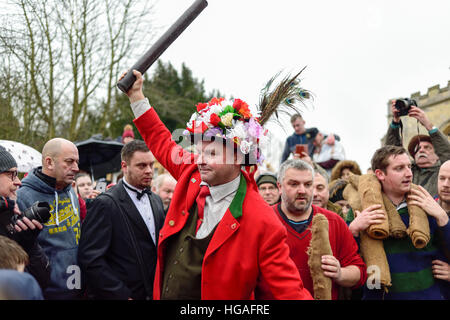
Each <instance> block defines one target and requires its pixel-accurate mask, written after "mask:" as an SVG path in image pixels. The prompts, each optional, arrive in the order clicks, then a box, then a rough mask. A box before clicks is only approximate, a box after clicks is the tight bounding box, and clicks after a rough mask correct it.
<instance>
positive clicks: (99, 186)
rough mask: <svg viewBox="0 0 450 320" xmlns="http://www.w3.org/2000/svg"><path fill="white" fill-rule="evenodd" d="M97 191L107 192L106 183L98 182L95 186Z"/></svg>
mask: <svg viewBox="0 0 450 320" xmlns="http://www.w3.org/2000/svg"><path fill="white" fill-rule="evenodd" d="M95 190H98V191H100V192H105V191H106V181H98V182H97V184H96V185H95Z"/></svg>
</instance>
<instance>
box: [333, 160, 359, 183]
mask: <svg viewBox="0 0 450 320" xmlns="http://www.w3.org/2000/svg"><path fill="white" fill-rule="evenodd" d="M345 168H348V169H349V170H350V171H351V172H352V173H354V174H356V175H358V176H360V175H361V169H360V168H359V165H358V163H356V161H352V160H341V161H339V162H338V163H337V164H336V165H335V166H334V168H333V170H331V177H330V181H333V180H336V179H339V178H340V177H341V174H342V170H344V169H345Z"/></svg>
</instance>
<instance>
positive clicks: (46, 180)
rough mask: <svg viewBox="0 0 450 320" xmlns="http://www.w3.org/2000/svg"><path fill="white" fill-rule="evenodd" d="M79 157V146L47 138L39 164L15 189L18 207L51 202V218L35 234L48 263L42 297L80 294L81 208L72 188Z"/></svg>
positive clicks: (73, 297) (66, 297)
mask: <svg viewBox="0 0 450 320" xmlns="http://www.w3.org/2000/svg"><path fill="white" fill-rule="evenodd" d="M78 160H79V158H78V149H77V147H76V146H75V145H74V144H73V143H72V142H71V141H69V140H66V139H62V138H54V139H51V140H49V141H48V142H47V143H46V144H45V145H44V148H43V149H42V166H41V167H38V168H34V169H33V170H31V171H30V172H29V174H28V176H27V177H26V178H25V179H23V180H22V187H21V188H20V189H19V190H18V191H17V203H18V204H19V208H20V209H21V210H24V209H26V208H29V207H31V206H32V205H33V203H35V202H36V201H45V202H48V203H49V205H50V209H51V211H50V212H51V217H50V220H49V221H48V222H47V223H45V224H44V229H43V230H42V231H41V232H40V234H39V236H38V242H39V244H40V245H41V247H42V249H43V250H44V252H45V254H46V255H47V257H48V258H49V260H50V266H51V275H50V284H49V286H48V288H46V289H45V291H44V297H45V299H52V300H53V299H77V298H79V296H80V294H81V276H80V268H79V267H78V262H77V253H78V240H79V238H80V215H79V212H80V207H79V203H78V200H77V197H76V194H75V192H74V190H73V189H72V182H73V180H74V178H75V175H76V174H77V172H78V171H79V170H78Z"/></svg>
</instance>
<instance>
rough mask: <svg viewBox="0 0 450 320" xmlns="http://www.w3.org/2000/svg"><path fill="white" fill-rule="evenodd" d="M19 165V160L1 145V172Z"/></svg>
mask: <svg viewBox="0 0 450 320" xmlns="http://www.w3.org/2000/svg"><path fill="white" fill-rule="evenodd" d="M14 167H17V162H16V160H15V159H14V157H13V156H12V155H11V153H9V152H8V151H6V149H5V148H4V147H2V146H0V172H4V171H8V170H9V169H11V168H14Z"/></svg>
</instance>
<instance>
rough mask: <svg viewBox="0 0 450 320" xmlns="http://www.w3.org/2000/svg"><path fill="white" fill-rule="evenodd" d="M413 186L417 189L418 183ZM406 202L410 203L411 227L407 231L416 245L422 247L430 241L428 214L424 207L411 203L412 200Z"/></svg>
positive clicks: (418, 247) (412, 185)
mask: <svg viewBox="0 0 450 320" xmlns="http://www.w3.org/2000/svg"><path fill="white" fill-rule="evenodd" d="M411 188H416V189H417V185H415V184H411ZM406 203H407V204H408V213H409V228H408V229H407V230H406V232H407V233H408V235H409V237H410V238H411V240H412V243H413V245H414V247H416V248H417V249H422V248H424V247H425V246H426V245H427V244H428V242H429V241H430V225H429V223H428V217H427V214H426V213H425V211H423V210H422V208H420V207H418V206H414V205H411V204H410V201H408V200H407V201H406Z"/></svg>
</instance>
